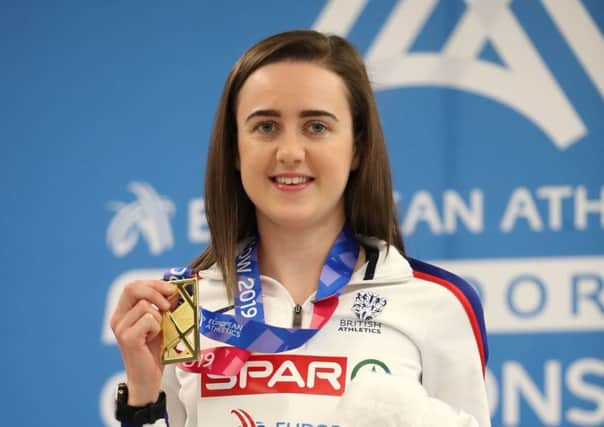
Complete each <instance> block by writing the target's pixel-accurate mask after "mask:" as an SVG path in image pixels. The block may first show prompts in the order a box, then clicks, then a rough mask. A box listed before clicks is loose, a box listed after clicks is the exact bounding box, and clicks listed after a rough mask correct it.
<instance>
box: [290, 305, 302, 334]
mask: <svg viewBox="0 0 604 427" xmlns="http://www.w3.org/2000/svg"><path fill="white" fill-rule="evenodd" d="M292 326H293V327H294V328H300V327H302V306H301V305H300V304H296V305H295V306H294V318H293V321H292Z"/></svg>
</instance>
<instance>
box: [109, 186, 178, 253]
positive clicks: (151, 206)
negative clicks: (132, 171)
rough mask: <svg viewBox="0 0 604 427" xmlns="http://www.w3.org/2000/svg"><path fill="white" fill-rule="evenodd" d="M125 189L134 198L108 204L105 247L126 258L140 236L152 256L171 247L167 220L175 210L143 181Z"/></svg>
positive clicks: (170, 233)
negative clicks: (111, 212)
mask: <svg viewBox="0 0 604 427" xmlns="http://www.w3.org/2000/svg"><path fill="white" fill-rule="evenodd" d="M128 189H129V190H130V192H132V193H133V194H134V195H135V196H136V200H135V201H133V202H130V203H123V202H111V209H112V210H115V211H116V213H115V216H114V217H113V219H112V220H111V223H110V224H109V228H108V229H107V245H108V246H109V248H111V251H112V252H113V253H114V255H115V256H118V257H122V256H125V255H127V254H128V253H129V252H130V251H131V250H132V249H134V247H135V246H136V244H137V243H138V240H139V237H140V236H141V235H142V236H143V237H144V239H145V241H146V242H147V246H148V247H149V251H150V252H151V253H152V254H153V255H159V254H161V253H162V252H164V251H166V250H168V249H170V248H172V246H173V245H174V237H173V235H172V225H171V224H170V217H171V216H172V215H174V212H175V210H176V209H175V207H174V204H173V203H172V201H170V199H168V198H166V197H163V196H160V195H159V194H158V193H157V192H156V191H155V189H154V188H153V187H152V186H151V185H149V184H147V183H145V182H136V181H134V182H131V183H130V184H128Z"/></svg>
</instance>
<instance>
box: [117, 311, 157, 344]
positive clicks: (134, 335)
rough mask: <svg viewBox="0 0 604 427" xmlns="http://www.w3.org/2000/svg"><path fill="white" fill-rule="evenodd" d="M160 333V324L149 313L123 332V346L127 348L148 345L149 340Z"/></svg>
mask: <svg viewBox="0 0 604 427" xmlns="http://www.w3.org/2000/svg"><path fill="white" fill-rule="evenodd" d="M160 331H161V324H160V322H158V321H157V319H155V317H154V316H153V315H152V314H151V313H149V312H147V313H145V314H143V315H142V317H141V318H139V319H138V320H137V321H136V322H134V324H133V325H132V326H131V327H130V328H128V329H126V330H125V331H124V332H123V334H122V338H123V344H122V345H123V346H125V347H142V346H144V345H146V343H147V341H148V340H150V339H152V338H153V337H155V336H157V334H159V333H160Z"/></svg>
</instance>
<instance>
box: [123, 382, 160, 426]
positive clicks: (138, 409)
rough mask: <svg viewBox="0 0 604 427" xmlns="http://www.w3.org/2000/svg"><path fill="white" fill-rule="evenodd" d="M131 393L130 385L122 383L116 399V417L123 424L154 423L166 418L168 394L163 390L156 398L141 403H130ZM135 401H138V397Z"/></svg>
mask: <svg viewBox="0 0 604 427" xmlns="http://www.w3.org/2000/svg"><path fill="white" fill-rule="evenodd" d="M129 394H130V390H129V389H128V386H126V384H124V383H121V384H120V385H119V386H118V389H117V396H116V400H115V406H116V407H115V418H116V419H117V420H118V421H121V422H122V425H136V426H138V425H143V424H152V423H154V422H155V421H156V420H158V419H160V418H165V415H166V394H165V393H164V392H163V391H162V392H159V395H158V397H157V399H156V400H154V401H152V402H146V403H142V404H140V405H139V404H132V403H130V402H131V401H130V396H129ZM133 402H136V399H134V400H133ZM124 423H125V424H124Z"/></svg>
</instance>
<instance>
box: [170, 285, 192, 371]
mask: <svg viewBox="0 0 604 427" xmlns="http://www.w3.org/2000/svg"><path fill="white" fill-rule="evenodd" d="M168 283H170V284H172V285H174V286H176V289H177V290H178V291H177V292H176V293H175V294H174V295H173V296H172V297H171V298H170V301H171V302H173V301H174V300H178V301H177V303H176V306H175V307H174V308H173V309H171V310H169V311H166V312H165V313H163V314H162V325H161V326H162V334H163V337H162V356H161V360H162V363H164V364H168V363H176V362H186V361H189V360H195V359H197V358H198V357H199V307H198V305H197V296H198V287H199V284H198V281H197V278H196V277H193V278H190V279H182V280H170V281H169V282H168Z"/></svg>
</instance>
